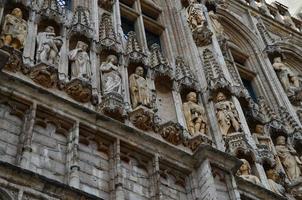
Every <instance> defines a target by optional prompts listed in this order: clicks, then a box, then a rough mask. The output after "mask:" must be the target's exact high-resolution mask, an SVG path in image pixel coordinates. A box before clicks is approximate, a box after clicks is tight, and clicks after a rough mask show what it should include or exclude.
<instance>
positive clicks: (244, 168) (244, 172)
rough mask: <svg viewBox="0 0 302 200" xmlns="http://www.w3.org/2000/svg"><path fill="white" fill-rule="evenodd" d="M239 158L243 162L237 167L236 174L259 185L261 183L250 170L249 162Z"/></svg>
mask: <svg viewBox="0 0 302 200" xmlns="http://www.w3.org/2000/svg"><path fill="white" fill-rule="evenodd" d="M240 160H241V161H242V162H243V164H242V165H241V167H240V168H239V170H238V172H237V175H238V176H240V177H241V178H243V179H245V180H247V181H250V182H252V183H254V184H258V185H260V184H261V183H260V180H259V178H258V177H257V176H255V175H253V174H252V170H251V166H250V164H249V162H248V161H247V160H245V159H240Z"/></svg>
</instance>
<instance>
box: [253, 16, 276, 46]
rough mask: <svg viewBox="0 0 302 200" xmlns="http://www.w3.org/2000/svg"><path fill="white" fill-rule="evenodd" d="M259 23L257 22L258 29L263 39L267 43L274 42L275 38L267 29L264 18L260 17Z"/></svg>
mask: <svg viewBox="0 0 302 200" xmlns="http://www.w3.org/2000/svg"><path fill="white" fill-rule="evenodd" d="M258 21H259V22H258V23H257V24H256V26H257V29H258V31H259V32H260V35H261V37H262V40H263V41H264V44H265V45H267V46H268V45H272V44H273V43H274V39H273V38H272V36H271V34H270V33H269V32H268V31H267V29H266V27H265V25H264V23H263V21H262V19H261V18H260V17H259V18H258Z"/></svg>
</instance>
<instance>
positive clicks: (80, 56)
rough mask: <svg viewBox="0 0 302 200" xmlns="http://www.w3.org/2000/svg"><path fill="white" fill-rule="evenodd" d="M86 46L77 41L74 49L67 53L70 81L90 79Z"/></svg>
mask: <svg viewBox="0 0 302 200" xmlns="http://www.w3.org/2000/svg"><path fill="white" fill-rule="evenodd" d="M87 50H88V45H87V44H86V43H84V42H82V41H78V43H77V46H76V48H75V49H73V50H71V51H70V52H69V55H68V57H69V60H71V61H72V63H71V79H73V78H84V79H88V80H89V79H90V77H91V69H90V58H89V55H88V53H87Z"/></svg>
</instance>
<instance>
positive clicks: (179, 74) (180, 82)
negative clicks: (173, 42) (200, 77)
mask: <svg viewBox="0 0 302 200" xmlns="http://www.w3.org/2000/svg"><path fill="white" fill-rule="evenodd" d="M175 64H176V74H175V81H176V84H175V87H176V90H177V91H181V89H183V88H190V89H195V90H197V81H196V78H195V76H194V74H193V73H192V71H191V69H190V67H189V66H188V65H187V64H186V63H185V61H184V59H183V57H180V56H179V57H177V58H176V63H175Z"/></svg>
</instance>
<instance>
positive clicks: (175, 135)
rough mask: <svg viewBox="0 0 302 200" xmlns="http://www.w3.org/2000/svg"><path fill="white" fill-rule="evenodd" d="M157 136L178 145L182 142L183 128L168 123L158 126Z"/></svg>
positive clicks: (176, 124)
mask: <svg viewBox="0 0 302 200" xmlns="http://www.w3.org/2000/svg"><path fill="white" fill-rule="evenodd" d="M159 134H160V135H161V136H162V137H163V138H164V139H165V140H167V141H168V142H170V143H172V144H174V145H179V144H181V143H182V142H183V127H182V126H181V125H180V124H178V123H174V122H171V121H170V122H167V123H165V124H162V125H160V127H159Z"/></svg>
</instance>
